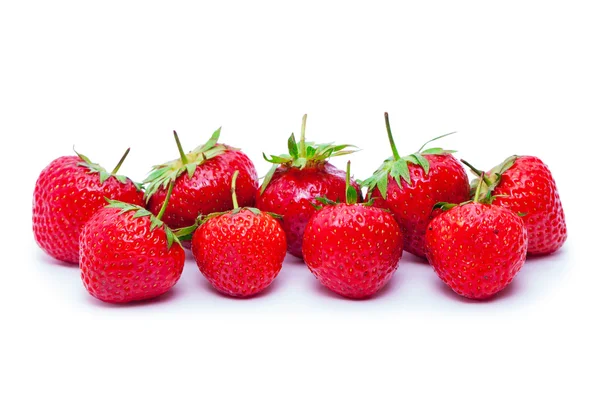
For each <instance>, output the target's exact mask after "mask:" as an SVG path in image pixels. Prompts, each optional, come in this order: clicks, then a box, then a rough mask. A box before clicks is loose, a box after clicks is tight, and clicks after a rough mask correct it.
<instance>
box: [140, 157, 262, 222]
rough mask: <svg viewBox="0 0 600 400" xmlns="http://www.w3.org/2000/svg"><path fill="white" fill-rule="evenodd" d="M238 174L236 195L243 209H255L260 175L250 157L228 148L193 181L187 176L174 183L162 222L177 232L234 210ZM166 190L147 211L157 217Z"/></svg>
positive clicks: (203, 166)
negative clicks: (201, 217) (208, 216)
mask: <svg viewBox="0 0 600 400" xmlns="http://www.w3.org/2000/svg"><path fill="white" fill-rule="evenodd" d="M236 170H237V171H239V175H238V177H237V180H236V190H235V192H236V194H237V198H238V202H239V205H240V207H252V206H254V197H255V194H256V188H257V187H258V174H257V173H256V168H255V167H254V164H253V163H252V161H251V160H250V159H249V158H248V156H247V155H246V154H244V153H242V152H241V151H239V150H233V149H231V148H229V149H228V150H227V151H225V152H224V153H222V154H220V155H218V156H216V157H214V158H211V159H209V160H207V161H205V162H204V163H203V164H201V165H199V166H198V167H196V170H195V172H194V175H193V176H192V178H191V179H190V177H189V175H188V174H187V173H186V172H184V173H183V174H181V175H180V176H179V177H178V178H177V180H176V181H175V185H174V186H173V193H172V194H171V198H170V199H169V204H168V205H167V209H166V211H165V213H164V215H163V218H162V220H163V221H164V222H165V223H166V224H167V225H168V226H169V227H171V228H173V229H177V228H182V227H185V226H190V225H193V224H194V222H195V220H196V217H198V215H200V214H203V215H206V214H210V213H213V212H222V211H227V210H231V209H232V208H233V202H232V201H231V178H232V177H233V173H234V172H235V171H236ZM166 195H167V188H162V187H161V188H160V189H158V190H157V191H156V193H154V194H153V195H152V196H151V197H150V198H149V199H148V210H150V212H152V213H153V214H154V215H157V214H158V212H159V211H160V208H161V207H162V204H163V202H164V201H165V197H166Z"/></svg>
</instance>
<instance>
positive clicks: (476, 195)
mask: <svg viewBox="0 0 600 400" xmlns="http://www.w3.org/2000/svg"><path fill="white" fill-rule="evenodd" d="M484 177H485V173H484V172H482V173H481V175H480V177H479V183H477V189H475V197H474V198H473V203H479V195H480V194H481V187H482V186H483V181H484Z"/></svg>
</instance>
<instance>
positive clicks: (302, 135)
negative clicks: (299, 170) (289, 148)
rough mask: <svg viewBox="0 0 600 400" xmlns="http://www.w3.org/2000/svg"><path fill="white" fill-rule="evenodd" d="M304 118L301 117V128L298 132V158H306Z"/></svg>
mask: <svg viewBox="0 0 600 400" xmlns="http://www.w3.org/2000/svg"><path fill="white" fill-rule="evenodd" d="M306 117H307V115H306V114H304V116H303V117H302V128H301V130H300V146H299V147H298V152H299V153H300V157H302V158H306Z"/></svg>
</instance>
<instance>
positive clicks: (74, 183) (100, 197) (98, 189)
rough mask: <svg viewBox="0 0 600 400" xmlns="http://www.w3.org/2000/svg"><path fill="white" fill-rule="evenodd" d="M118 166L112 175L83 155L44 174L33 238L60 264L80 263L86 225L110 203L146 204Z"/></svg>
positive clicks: (36, 191)
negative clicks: (80, 248) (81, 243)
mask: <svg viewBox="0 0 600 400" xmlns="http://www.w3.org/2000/svg"><path fill="white" fill-rule="evenodd" d="M128 153H129V149H127V151H126V152H125V154H124V155H123V157H122V158H121V160H120V161H119V163H118V164H117V166H116V167H115V168H114V169H113V170H112V172H110V173H108V172H107V171H106V170H105V169H104V168H102V167H101V166H100V165H98V164H95V163H93V162H91V161H90V160H89V158H87V157H86V156H84V155H83V154H79V153H77V155H76V156H64V157H59V158H57V159H56V160H54V161H52V162H51V163H50V164H49V165H48V166H47V167H46V168H44V170H43V171H42V172H41V174H40V176H39V178H38V179H37V182H36V184H35V189H34V192H33V235H34V237H35V240H36V242H37V243H38V245H39V246H40V247H41V248H42V249H43V250H44V251H45V252H46V253H48V254H49V255H50V256H52V257H54V258H56V259H57V260H60V261H65V262H68V263H73V264H76V263H77V262H78V261H79V233H80V231H81V227H82V226H83V224H85V223H86V222H87V220H88V219H89V218H90V217H91V216H92V215H93V214H94V213H95V212H96V211H98V210H99V209H100V208H102V207H103V206H104V205H105V204H106V201H105V200H104V198H105V197H107V198H109V199H115V200H121V201H126V202H129V203H134V204H138V205H142V204H144V201H143V196H144V193H143V192H142V190H141V187H140V186H139V185H137V184H136V183H134V182H133V181H131V180H130V179H129V178H126V177H125V176H122V175H117V171H118V170H119V167H120V166H121V164H122V163H123V161H124V160H125V157H127V154H128Z"/></svg>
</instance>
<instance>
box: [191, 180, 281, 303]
mask: <svg viewBox="0 0 600 400" xmlns="http://www.w3.org/2000/svg"><path fill="white" fill-rule="evenodd" d="M236 178H237V171H236V172H235V174H234V175H233V179H232V193H233V206H234V209H233V210H232V211H227V212H223V213H216V214H213V215H208V216H206V217H205V218H203V219H202V220H201V221H200V227H199V228H198V229H197V230H196V231H195V232H194V235H193V237H192V253H193V255H194V258H195V259H196V263H197V264H198V268H200V272H202V274H203V275H204V276H205V277H206V279H208V281H209V282H210V283H211V284H212V285H213V287H214V288H215V289H217V290H219V291H220V292H223V293H225V294H228V295H230V296H236V297H247V296H252V295H255V294H257V293H259V292H262V291H263V290H264V289H265V288H266V287H267V286H269V285H270V284H271V282H272V281H273V280H274V279H275V277H276V276H277V274H279V271H280V270H281V266H282V264H283V259H284V258H285V249H286V242H285V232H284V231H283V229H282V228H281V226H280V224H279V223H278V222H277V220H275V218H273V217H272V216H271V215H269V214H268V213H266V212H262V211H260V210H258V209H256V208H250V207H243V208H240V207H239V206H238V203H237V199H236V195H235V193H236V190H235V182H236Z"/></svg>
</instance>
